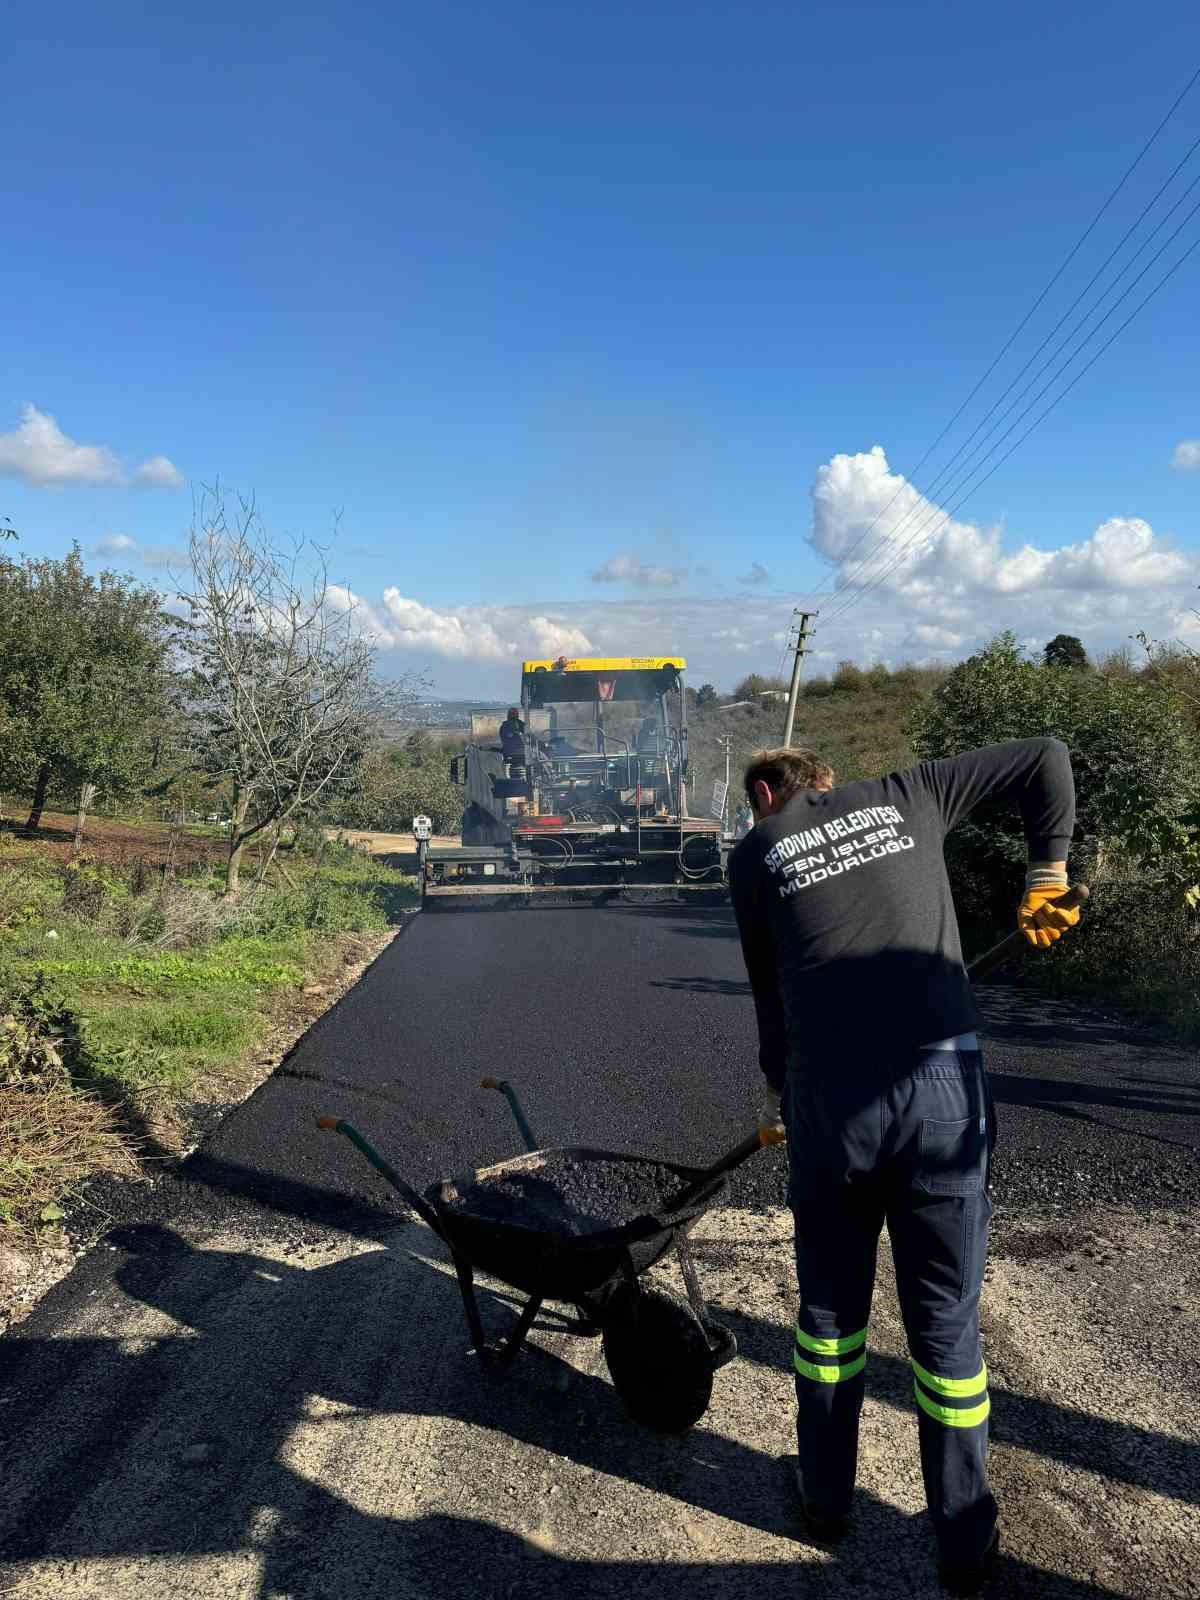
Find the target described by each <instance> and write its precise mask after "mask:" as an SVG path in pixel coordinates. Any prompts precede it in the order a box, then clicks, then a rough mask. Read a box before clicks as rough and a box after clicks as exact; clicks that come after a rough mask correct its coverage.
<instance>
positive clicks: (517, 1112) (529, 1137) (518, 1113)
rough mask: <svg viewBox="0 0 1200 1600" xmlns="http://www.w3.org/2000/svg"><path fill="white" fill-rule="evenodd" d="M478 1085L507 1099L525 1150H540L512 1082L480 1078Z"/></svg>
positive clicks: (501, 1079) (535, 1135)
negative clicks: (492, 1090) (494, 1090)
mask: <svg viewBox="0 0 1200 1600" xmlns="http://www.w3.org/2000/svg"><path fill="white" fill-rule="evenodd" d="M479 1087H480V1088H481V1089H496V1090H498V1091H499V1092H500V1093H501V1094H502V1095H503V1096H504V1098H505V1099H506V1100H507V1101H508V1103H509V1106H510V1107H511V1108H512V1114H513V1117H514V1118H515V1119H516V1124H517V1127H518V1128H520V1130H521V1137H522V1139H524V1141H525V1148H526V1150H540V1149H541V1146H540V1145H539V1144H538V1140H537V1134H535V1133H534V1131H533V1129H532V1128H531V1127H530V1126H529V1119H528V1118H527V1117H526V1115H525V1113H524V1111H523V1110H522V1109H521V1102H520V1101H519V1100H518V1099H517V1091H516V1090H515V1089H514V1088H513V1086H512V1084H511V1083H509V1081H508V1079H507V1078H481V1079H480V1081H479Z"/></svg>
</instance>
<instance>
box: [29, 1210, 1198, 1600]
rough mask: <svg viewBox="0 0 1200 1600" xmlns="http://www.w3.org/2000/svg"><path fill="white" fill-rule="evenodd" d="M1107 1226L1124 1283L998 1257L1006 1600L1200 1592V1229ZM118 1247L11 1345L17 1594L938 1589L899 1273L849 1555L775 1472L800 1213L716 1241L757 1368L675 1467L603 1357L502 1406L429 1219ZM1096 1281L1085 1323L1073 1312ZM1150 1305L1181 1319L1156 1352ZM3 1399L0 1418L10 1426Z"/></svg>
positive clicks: (1033, 1259) (721, 1270)
mask: <svg viewBox="0 0 1200 1600" xmlns="http://www.w3.org/2000/svg"><path fill="white" fill-rule="evenodd" d="M1104 1227H1105V1238H1106V1240H1107V1241H1108V1242H1109V1244H1110V1245H1111V1249H1112V1262H1111V1264H1110V1265H1109V1266H1107V1267H1105V1268H1103V1269H1101V1268H1099V1267H1098V1266H1097V1265H1096V1263H1095V1261H1094V1260H1093V1259H1092V1258H1091V1257H1082V1256H1080V1257H1079V1259H1077V1260H1072V1258H1070V1257H1069V1256H1068V1257H1064V1256H1063V1255H1062V1254H1061V1251H1060V1249H1059V1244H1058V1242H1057V1235H1056V1232H1055V1229H1056V1228H1057V1224H1039V1223H1030V1222H1026V1223H1024V1224H1022V1225H1021V1228H1020V1229H1019V1230H1018V1233H1017V1234H1014V1235H1013V1236H1012V1237H1011V1239H1009V1240H1008V1241H1005V1240H1004V1239H1001V1240H1000V1241H998V1243H999V1250H998V1254H997V1258H996V1261H995V1264H994V1266H993V1269H992V1272H991V1276H990V1282H989V1285H988V1288H987V1292H986V1309H985V1319H984V1320H985V1330H986V1337H987V1358H988V1362H989V1366H990V1368H991V1371H992V1377H993V1400H994V1424H995V1440H996V1443H995V1447H994V1452H993V1462H994V1471H995V1480H996V1487H997V1491H998V1494H999V1496H1000V1499H1001V1502H1002V1512H1003V1515H1004V1519H1005V1543H1006V1554H1005V1557H1004V1559H1003V1562H1002V1565H1001V1569H1000V1572H999V1574H998V1577H997V1579H996V1582H995V1584H994V1588H993V1591H992V1592H994V1593H995V1594H997V1595H1001V1596H1011V1597H1014V1600H1015V1597H1017V1596H1020V1597H1021V1600H1027V1597H1028V1596H1030V1595H1037V1596H1061V1597H1064V1600H1065V1597H1072V1600H1083V1597H1084V1596H1090V1597H1105V1596H1139V1597H1140V1596H1146V1597H1147V1600H1148V1597H1150V1596H1155V1597H1157V1596H1162V1595H1167V1594H1174V1595H1184V1594H1195V1593H1200V1510H1198V1509H1197V1501H1198V1500H1200V1439H1198V1435H1197V1429H1196V1422H1195V1414H1194V1407H1193V1404H1192V1399H1193V1394H1192V1390H1193V1384H1192V1378H1191V1372H1192V1370H1193V1369H1192V1368H1191V1366H1190V1363H1191V1361H1192V1360H1193V1359H1194V1336H1195V1330H1196V1317H1197V1312H1198V1310H1200V1301H1198V1285H1197V1277H1196V1267H1195V1254H1194V1248H1193V1247H1194V1243H1195V1238H1196V1235H1195V1233H1194V1232H1191V1231H1190V1228H1191V1224H1189V1223H1185V1224H1180V1223H1179V1220H1178V1219H1177V1218H1174V1217H1151V1218H1146V1217H1144V1216H1143V1217H1133V1216H1128V1217H1118V1218H1113V1217H1111V1216H1109V1217H1107V1218H1106V1219H1105V1223H1104ZM1184 1230H1187V1231H1184ZM115 1244H116V1247H117V1259H118V1260H119V1261H120V1266H119V1268H118V1270H117V1272H116V1274H115V1277H114V1278H112V1279H110V1280H109V1281H108V1282H107V1283H105V1284H103V1285H102V1286H101V1287H100V1288H99V1289H98V1290H97V1292H96V1293H95V1294H94V1295H91V1296H89V1297H88V1298H86V1299H85V1300H84V1301H83V1302H82V1303H80V1304H79V1305H78V1308H77V1310H76V1311H75V1312H74V1314H73V1315H72V1316H71V1317H69V1318H68V1319H67V1320H66V1321H65V1322H64V1324H63V1325H62V1327H61V1328H60V1330H59V1332H58V1334H57V1335H56V1337H55V1338H54V1339H52V1340H48V1341H46V1342H45V1344H44V1346H42V1347H40V1348H34V1349H25V1350H24V1351H22V1350H20V1349H19V1348H18V1350H17V1354H18V1356H23V1358H24V1362H26V1363H30V1362H32V1361H33V1360H34V1359H35V1358H36V1362H37V1366H38V1369H39V1372H40V1375H41V1378H40V1382H39V1384H38V1389H39V1390H40V1394H41V1407H40V1415H39V1425H38V1427H37V1429H36V1432H33V1433H26V1434H25V1436H24V1444H23V1445H22V1461H21V1463H20V1470H19V1471H17V1472H13V1471H12V1470H11V1463H10V1470H8V1471H6V1472H5V1495H4V1501H3V1505H2V1508H0V1525H2V1526H3V1529H4V1534H5V1539H6V1542H7V1545H8V1549H9V1551H10V1552H11V1553H12V1555H13V1556H14V1557H17V1556H24V1558H25V1559H24V1560H14V1561H12V1562H10V1564H9V1565H7V1566H6V1567H5V1568H4V1569H3V1571H4V1577H5V1583H6V1585H11V1587H10V1588H6V1592H7V1593H10V1594H11V1595H13V1596H19V1597H21V1600H84V1597H88V1600H91V1597H101V1596H104V1597H107V1596H113V1597H118V1596H119V1597H126V1596H132V1595H136V1596H138V1597H139V1600H168V1597H170V1600H175V1597H182V1596H194V1595H199V1594H203V1595H206V1596H210V1595H211V1596H230V1597H233V1596H236V1597H239V1600H242V1597H244V1600H250V1597H263V1600H267V1597H271V1600H275V1597H283V1596H289V1597H293V1600H342V1597H345V1600H351V1597H353V1600H364V1597H371V1596H380V1597H382V1596H385V1595H386V1596H388V1597H389V1600H406V1597H414V1600H415V1597H430V1600H432V1597H435V1596H436V1597H438V1600H457V1597H460V1596H461V1597H462V1600H467V1597H470V1600H479V1597H480V1596H511V1597H522V1600H523V1597H526V1596H528V1597H530V1600H532V1597H534V1596H539V1597H541V1596H547V1595H554V1594H559V1593H563V1592H569V1591H574V1592H577V1593H582V1594H587V1595H601V1596H612V1597H613V1600H617V1597H618V1596H625V1595H629V1594H634V1595H646V1596H647V1597H649V1596H651V1595H653V1596H655V1597H656V1600H660V1597H666V1600H674V1597H678V1600H684V1597H686V1600H694V1597H695V1596H697V1595H701V1596H704V1595H713V1596H716V1595H718V1594H720V1595H721V1596H722V1597H725V1600H760V1597H761V1596H762V1595H763V1594H764V1585H765V1592H766V1593H769V1594H780V1595H784V1594H787V1595H793V1594H796V1593H799V1594H806V1595H813V1596H837V1595H843V1594H846V1595H850V1594H853V1595H863V1594H871V1595H888V1596H892V1595H899V1596H912V1597H923V1596H929V1597H932V1596H934V1595H937V1594H938V1593H940V1591H939V1590H938V1588H937V1585H936V1583H935V1581H934V1577H933V1568H932V1559H931V1549H930V1541H929V1536H928V1532H927V1528H926V1525H925V1520H924V1517H923V1514H922V1494H921V1484H920V1474H919V1470H918V1466H917V1455H916V1422H915V1415H914V1411H913V1406H912V1403H911V1380H910V1378H909V1375H908V1368H907V1365H906V1362H905V1359H904V1345H903V1339H902V1335H901V1332H900V1326H899V1321H898V1315H897V1308H896V1305H895V1301H894V1298H893V1295H892V1293H891V1291H890V1287H889V1286H888V1277H889V1274H888V1272H887V1270H886V1268H887V1263H886V1262H881V1268H882V1269H883V1270H881V1275H880V1282H881V1292H880V1295H879V1298H878V1301H877V1307H876V1313H875V1317H874V1319H873V1325H872V1339H871V1352H872V1354H871V1361H870V1364H869V1369H868V1371H869V1386H868V1401H867V1407H866V1414H865V1416H864V1422H863V1450H862V1466H861V1473H860V1491H859V1504H858V1513H857V1527H856V1529H855V1532H854V1534H853V1536H852V1537H851V1538H850V1539H849V1540H848V1541H847V1543H846V1544H845V1545H843V1546H840V1547H839V1548H838V1549H837V1550H836V1552H834V1553H830V1552H829V1551H826V1550H821V1549H818V1548H816V1547H814V1546H812V1545H810V1544H807V1543H805V1542H804V1541H803V1539H802V1538H801V1537H800V1530H799V1528H798V1527H797V1524H796V1521H795V1517H794V1513H793V1509H792V1505H791V1502H790V1498H789V1495H788V1493H787V1488H786V1484H785V1482H784V1478H783V1474H782V1469H781V1464H780V1461H779V1459H778V1458H779V1456H780V1454H781V1452H783V1451H786V1450H787V1449H788V1448H789V1445H790V1438H789V1433H790V1425H791V1424H790V1417H791V1406H792V1396H791V1388H792V1386H791V1380H790V1377H789V1374H788V1368H787V1363H788V1360H789V1352H790V1322H791V1317H792V1275H791V1274H792V1266H791V1249H790V1219H789V1218H788V1217H787V1215H786V1214H785V1213H783V1212H768V1213H761V1212H740V1211H727V1212H723V1213H719V1214H717V1215H715V1216H713V1217H710V1218H709V1219H706V1221H705V1223H704V1225H703V1226H702V1227H701V1229H700V1231H699V1234H698V1251H697V1254H698V1257H699V1262H700V1271H701V1275H702V1278H703V1280H704V1282H705V1285H706V1288H707V1290H708V1292H709V1294H710V1296H711V1302H712V1305H713V1308H714V1310H715V1311H716V1312H717V1313H718V1315H720V1316H721V1317H722V1318H723V1319H724V1320H725V1321H727V1322H728V1323H729V1325H730V1326H732V1327H733V1328H734V1329H735V1331H736V1332H737V1335H738V1338H739V1342H740V1345H741V1355H740V1357H739V1359H738V1360H737V1361H736V1362H735V1363H734V1364H733V1365H732V1366H730V1367H727V1368H725V1369H724V1370H723V1371H722V1372H721V1373H720V1374H718V1377H717V1384H716V1391H715V1394H714V1399H713V1405H712V1407H711V1409H710V1411H709V1413H708V1414H707V1416H706V1417H705V1418H704V1419H703V1422H702V1424H701V1425H700V1426H699V1427H698V1428H697V1429H695V1430H694V1431H693V1432H692V1433H690V1434H689V1435H687V1436H686V1437H684V1438H682V1439H672V1438H660V1437H657V1436H655V1435H652V1434H648V1433H646V1432H645V1431H643V1430H641V1429H639V1428H637V1427H636V1426H635V1425H633V1424H632V1423H630V1422H628V1421H627V1419H626V1418H625V1416H624V1414H623V1412H622V1409H621V1406H620V1403H619V1401H618V1400H617V1399H616V1396H615V1394H614V1393H613V1391H612V1389H611V1387H610V1385H609V1384H608V1381H607V1377H606V1374H605V1371H604V1367H603V1362H602V1358H601V1355H600V1351H599V1348H598V1345H597V1344H595V1343H593V1342H590V1341H581V1340H577V1339H568V1338H566V1337H564V1336H562V1335H559V1334H555V1333H553V1332H538V1333H536V1334H535V1335H534V1339H533V1348H532V1349H531V1351H530V1352H529V1353H528V1354H523V1355H522V1356H521V1358H520V1361H519V1364H518V1365H517V1367H516V1368H515V1369H514V1371H513V1373H512V1374H511V1376H510V1377H509V1378H508V1379H507V1380H505V1381H503V1382H499V1383H497V1382H494V1381H490V1380H488V1379H486V1378H485V1377H483V1375H482V1374H481V1373H480V1372H479V1370H478V1367H477V1365H476V1363H475V1361H474V1360H473V1358H472V1357H471V1356H470V1355H469V1353H468V1352H467V1349H466V1340H465V1337H464V1329H463V1323H462V1318H461V1312H460V1307H459V1301H458V1293H457V1288H456V1285H455V1281H454V1278H453V1274H452V1271H451V1269H450V1267H449V1264H448V1262H447V1261H446V1259H445V1257H444V1254H443V1252H442V1251H441V1248H440V1246H438V1244H437V1242H436V1240H435V1239H434V1238H433V1236H432V1235H431V1234H430V1233H429V1232H428V1231H427V1230H426V1229H424V1228H421V1227H419V1226H418V1225H415V1224H414V1225H411V1226H404V1227H400V1228H398V1229H396V1230H394V1231H392V1232H390V1233H389V1234H388V1235H387V1236H385V1237H384V1238H382V1239H380V1240H379V1241H378V1242H376V1243H366V1242H363V1241H359V1242H357V1243H355V1242H351V1241H350V1240H348V1239H347V1237H346V1236H345V1235H333V1234H327V1233H324V1232H323V1231H320V1230H308V1231H307V1232H306V1234H305V1236H304V1237H303V1238H301V1239H299V1240H295V1239H293V1240H292V1241H291V1242H287V1241H286V1240H285V1239H284V1238H283V1237H280V1238H279V1239H277V1240H276V1241H274V1242H271V1241H268V1240H264V1239H263V1238H262V1237H261V1236H260V1237H256V1238H253V1239H248V1238H246V1237H243V1236H239V1235H236V1234H234V1235H230V1234H225V1235H217V1236H215V1237H213V1238H211V1239H210V1240H208V1241H207V1242H206V1243H205V1245H204V1246H203V1247H202V1248H196V1247H194V1246H192V1245H189V1244H187V1243H185V1242H184V1241H183V1240H181V1239H179V1238H178V1236H175V1235H172V1234H169V1233H167V1232H166V1231H165V1230H125V1231H123V1232H122V1233H121V1234H119V1235H118V1236H117V1237H116V1239H115ZM124 1252H128V1253H127V1254H125V1253H124ZM1071 1265H1073V1266H1074V1267H1075V1268H1076V1269H1077V1270H1076V1271H1075V1272H1068V1271H1066V1270H1064V1269H1065V1267H1066V1266H1071ZM1097 1273H1100V1274H1102V1278H1101V1276H1097V1279H1096V1282H1097V1289H1098V1290H1100V1291H1101V1292H1100V1293H1099V1296H1098V1298H1097V1299H1096V1300H1095V1301H1093V1299H1092V1298H1091V1296H1090V1294H1089V1293H1084V1294H1083V1295H1081V1294H1079V1293H1078V1289H1079V1287H1080V1285H1081V1283H1085V1282H1086V1281H1087V1275H1089V1274H1090V1275H1096V1274H1097ZM1135 1273H1136V1278H1135V1277H1134V1274H1135ZM664 1277H665V1278H667V1279H668V1280H671V1279H672V1278H673V1274H672V1273H665V1274H664ZM1135 1283H1136V1284H1137V1285H1138V1287H1137V1288H1135ZM676 1287H678V1285H676ZM1168 1296H1170V1297H1173V1298H1171V1299H1168V1298H1167V1297H1168ZM1147 1303H1149V1304H1152V1305H1161V1306H1162V1307H1163V1309H1164V1312H1165V1313H1166V1308H1167V1306H1168V1305H1179V1306H1181V1307H1182V1309H1181V1310H1180V1311H1178V1312H1169V1313H1166V1314H1165V1315H1164V1317H1163V1318H1162V1319H1161V1321H1160V1323H1159V1324H1158V1325H1156V1326H1154V1327H1153V1328H1152V1329H1151V1332H1150V1337H1149V1338H1147V1328H1146V1315H1145V1307H1146V1305H1147ZM1097 1308H1100V1309H1101V1310H1102V1313H1103V1315H1104V1316H1105V1318H1106V1319H1107V1321H1108V1328H1107V1329H1106V1330H1105V1329H1102V1328H1101V1327H1100V1325H1099V1322H1098V1320H1097ZM490 1314H491V1315H492V1316H493V1317H494V1318H497V1319H499V1318H500V1317H501V1316H503V1315H505V1314H507V1308H506V1307H504V1306H503V1305H502V1304H500V1302H498V1301H493V1302H492V1305H491V1311H490ZM1168 1325H1169V1326H1170V1327H1172V1328H1174V1330H1175V1334H1174V1338H1173V1340H1172V1338H1171V1336H1170V1334H1169V1332H1168ZM27 1375H28V1374H26V1376H27ZM13 1376H16V1375H15V1374H14V1375H13ZM14 1387H15V1386H14V1385H12V1381H11V1377H10V1380H9V1383H8V1384H6V1386H5V1392H4V1393H3V1394H0V1400H5V1401H7V1402H8V1403H7V1405H6V1406H5V1411H6V1412H7V1413H8V1418H7V1420H9V1421H12V1422H18V1421H19V1420H20V1419H19V1417H18V1416H17V1415H16V1414H15V1413H14V1411H13V1409H12V1408H13V1407H14V1406H15V1408H16V1411H17V1412H21V1411H23V1409H24V1405H23V1402H22V1400H20V1399H18V1398H17V1397H16V1395H15V1394H14ZM10 1437H12V1436H11V1435H10Z"/></svg>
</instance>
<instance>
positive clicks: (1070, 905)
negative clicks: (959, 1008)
mask: <svg viewBox="0 0 1200 1600" xmlns="http://www.w3.org/2000/svg"><path fill="white" fill-rule="evenodd" d="M1091 892H1092V891H1091V890H1090V889H1089V888H1088V886H1087V884H1086V883H1076V884H1073V885H1072V886H1071V888H1069V889H1068V890H1067V892H1066V894H1064V895H1060V897H1059V898H1058V899H1057V900H1056V901H1055V902H1054V904H1055V905H1056V906H1062V908H1063V909H1064V910H1065V911H1070V910H1073V909H1074V908H1075V907H1076V906H1081V905H1084V904H1085V903H1086V902H1087V900H1089V899H1090V897H1091ZM1028 944H1029V941H1028V939H1026V937H1025V935H1024V934H1023V933H1022V932H1021V930H1020V928H1016V929H1014V930H1013V932H1012V933H1010V934H1009V935H1008V937H1007V938H1005V939H1001V941H1000V943H999V944H994V945H993V946H992V948H991V949H990V950H985V951H984V953H983V954H982V955H981V956H977V957H976V958H975V960H974V961H972V963H971V965H970V966H969V967H968V968H967V977H968V978H970V979H971V981H972V983H978V982H979V980H980V978H986V977H987V975H988V973H989V972H994V971H995V970H996V968H997V967H1002V966H1003V965H1004V963H1005V962H1006V961H1011V960H1012V959H1013V957H1014V956H1019V955H1020V954H1021V952H1022V951H1023V950H1025V949H1026V948H1027V947H1028Z"/></svg>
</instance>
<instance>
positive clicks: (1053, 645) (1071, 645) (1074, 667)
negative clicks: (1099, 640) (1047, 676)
mask: <svg viewBox="0 0 1200 1600" xmlns="http://www.w3.org/2000/svg"><path fill="white" fill-rule="evenodd" d="M1043 654H1044V655H1045V658H1046V665H1047V666H1048V667H1065V668H1067V669H1069V670H1071V671H1074V672H1082V671H1084V670H1085V669H1086V668H1087V665H1088V655H1087V651H1086V650H1085V649H1084V648H1083V643H1082V641H1081V640H1079V639H1077V638H1076V637H1075V635H1074V634H1073V633H1056V634H1055V635H1054V638H1053V639H1051V641H1050V643H1049V644H1048V645H1047V646H1046V648H1045V650H1044V652H1043Z"/></svg>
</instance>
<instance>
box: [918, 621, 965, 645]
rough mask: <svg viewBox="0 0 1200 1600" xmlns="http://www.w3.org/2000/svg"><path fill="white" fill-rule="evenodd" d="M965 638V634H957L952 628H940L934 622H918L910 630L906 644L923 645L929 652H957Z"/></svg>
mask: <svg viewBox="0 0 1200 1600" xmlns="http://www.w3.org/2000/svg"><path fill="white" fill-rule="evenodd" d="M965 637H966V635H965V634H961V633H955V632H954V630H953V629H952V628H939V627H938V626H937V625H936V624H935V623H932V622H917V623H914V624H913V626H912V628H911V629H910V630H909V634H908V639H907V641H906V643H909V644H913V645H921V646H923V647H924V648H925V649H927V650H956V649H957V648H958V646H959V645H961V644H962V643H963V642H964V640H965Z"/></svg>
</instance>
